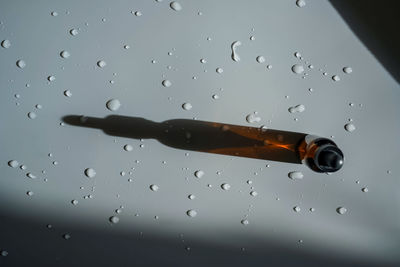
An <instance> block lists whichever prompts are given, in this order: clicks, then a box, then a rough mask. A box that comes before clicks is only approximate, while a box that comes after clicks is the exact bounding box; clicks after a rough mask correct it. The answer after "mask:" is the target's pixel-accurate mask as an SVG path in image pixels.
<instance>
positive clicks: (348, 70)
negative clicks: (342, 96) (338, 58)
mask: <svg viewBox="0 0 400 267" xmlns="http://www.w3.org/2000/svg"><path fill="white" fill-rule="evenodd" d="M343 72H344V73H346V74H350V73H352V72H353V69H352V68H350V67H344V68H343Z"/></svg>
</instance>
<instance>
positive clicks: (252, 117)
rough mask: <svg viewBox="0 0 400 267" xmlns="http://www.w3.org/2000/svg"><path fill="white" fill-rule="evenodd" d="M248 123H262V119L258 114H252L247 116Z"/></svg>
mask: <svg viewBox="0 0 400 267" xmlns="http://www.w3.org/2000/svg"><path fill="white" fill-rule="evenodd" d="M246 121H247V122H248V123H256V122H260V121H261V118H260V117H258V116H257V114H256V113H251V114H248V115H247V116H246Z"/></svg>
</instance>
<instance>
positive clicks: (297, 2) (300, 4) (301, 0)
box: [296, 0, 306, 7]
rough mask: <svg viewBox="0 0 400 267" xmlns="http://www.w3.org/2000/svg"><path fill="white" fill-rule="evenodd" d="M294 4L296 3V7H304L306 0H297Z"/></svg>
mask: <svg viewBox="0 0 400 267" xmlns="http://www.w3.org/2000/svg"><path fill="white" fill-rule="evenodd" d="M296 5H297V6H298V7H304V6H305V5H306V1H304V0H297V1H296Z"/></svg>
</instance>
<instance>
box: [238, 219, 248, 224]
mask: <svg viewBox="0 0 400 267" xmlns="http://www.w3.org/2000/svg"><path fill="white" fill-rule="evenodd" d="M240 223H241V224H243V225H248V224H249V221H248V220H246V219H244V220H241V221H240Z"/></svg>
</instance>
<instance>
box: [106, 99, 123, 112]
mask: <svg viewBox="0 0 400 267" xmlns="http://www.w3.org/2000/svg"><path fill="white" fill-rule="evenodd" d="M106 107H107V109H108V110H110V111H117V110H118V109H119V108H120V107H121V103H120V102H119V100H118V99H110V100H108V101H107V103H106Z"/></svg>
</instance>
